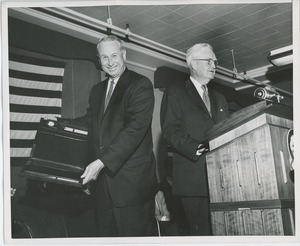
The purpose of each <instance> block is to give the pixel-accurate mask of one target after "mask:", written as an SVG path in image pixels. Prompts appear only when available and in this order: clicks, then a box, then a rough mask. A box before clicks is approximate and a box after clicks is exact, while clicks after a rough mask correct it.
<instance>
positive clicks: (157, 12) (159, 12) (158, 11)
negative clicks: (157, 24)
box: [144, 6, 170, 19]
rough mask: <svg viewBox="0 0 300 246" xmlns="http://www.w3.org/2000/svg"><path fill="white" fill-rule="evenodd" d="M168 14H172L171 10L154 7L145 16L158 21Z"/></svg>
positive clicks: (163, 7)
mask: <svg viewBox="0 0 300 246" xmlns="http://www.w3.org/2000/svg"><path fill="white" fill-rule="evenodd" d="M168 13H170V10H169V9H168V8H166V7H165V6H154V7H153V8H149V9H148V10H146V11H145V12H144V14H147V15H149V16H152V17H153V18H157V19H158V18H160V17H162V16H164V15H166V14H168Z"/></svg>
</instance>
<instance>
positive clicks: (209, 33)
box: [200, 31, 219, 40]
mask: <svg viewBox="0 0 300 246" xmlns="http://www.w3.org/2000/svg"><path fill="white" fill-rule="evenodd" d="M217 36H219V35H218V34H217V33H215V32H214V31H207V32H204V33H201V34H200V37H201V38H202V39H204V40H210V39H213V38H215V37H217Z"/></svg>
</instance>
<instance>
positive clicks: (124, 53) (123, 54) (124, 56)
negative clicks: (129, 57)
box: [122, 50, 126, 61]
mask: <svg viewBox="0 0 300 246" xmlns="http://www.w3.org/2000/svg"><path fill="white" fill-rule="evenodd" d="M122 56H123V60H124V61H125V60H126V50H123V51H122Z"/></svg>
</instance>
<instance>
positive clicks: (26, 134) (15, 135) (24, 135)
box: [10, 130, 37, 140]
mask: <svg viewBox="0 0 300 246" xmlns="http://www.w3.org/2000/svg"><path fill="white" fill-rule="evenodd" d="M36 132H37V131H36V130H35V131H24V130H22V131H19V130H10V139H32V140H33V139H34V138H35V135H36Z"/></svg>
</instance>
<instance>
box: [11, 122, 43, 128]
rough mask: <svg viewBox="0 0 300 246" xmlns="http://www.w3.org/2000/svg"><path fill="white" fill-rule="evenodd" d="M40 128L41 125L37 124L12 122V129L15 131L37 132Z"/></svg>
mask: <svg viewBox="0 0 300 246" xmlns="http://www.w3.org/2000/svg"><path fill="white" fill-rule="evenodd" d="M38 126H39V123H37V122H36V123H35V122H15V121H11V122H10V129H15V130H36V129H37V128H38Z"/></svg>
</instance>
